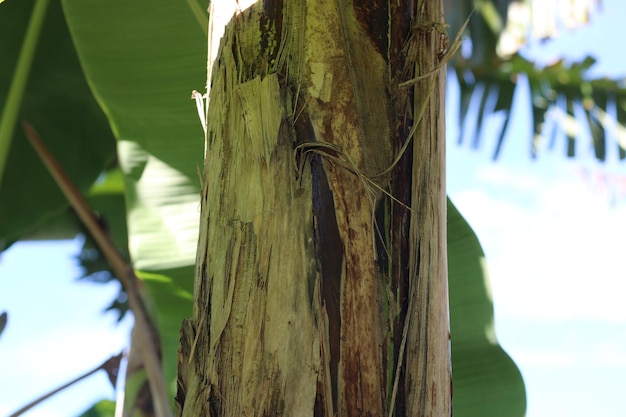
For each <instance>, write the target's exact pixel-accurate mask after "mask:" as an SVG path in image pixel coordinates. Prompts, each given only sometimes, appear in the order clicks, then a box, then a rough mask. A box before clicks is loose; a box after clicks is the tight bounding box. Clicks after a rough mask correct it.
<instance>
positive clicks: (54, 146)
mask: <svg viewBox="0 0 626 417" xmlns="http://www.w3.org/2000/svg"><path fill="white" fill-rule="evenodd" d="M34 3H35V1H34V0H20V1H9V2H6V3H3V4H2V5H0V62H2V65H0V111H1V112H3V113H4V112H7V111H9V110H12V111H16V112H17V120H13V124H14V126H11V129H10V130H11V131H13V134H12V135H11V136H10V137H6V138H0V140H7V141H9V142H10V147H8V148H7V150H8V154H7V155H5V156H6V164H5V165H4V167H3V166H0V170H2V169H3V168H4V175H0V177H1V178H2V182H1V183H0V251H1V250H4V249H6V248H7V247H9V246H10V245H11V243H13V242H14V241H15V240H18V239H22V238H24V237H26V236H30V235H32V234H33V233H34V232H35V231H37V232H38V235H37V237H38V238H68V237H73V236H74V235H75V234H76V232H77V228H76V226H75V225H74V224H73V223H72V220H71V216H70V215H68V213H67V208H68V203H67V200H66V199H65V197H64V196H63V195H62V194H61V192H60V191H59V188H58V187H57V186H56V184H55V183H54V182H53V180H52V178H51V176H50V174H49V173H48V172H47V171H46V169H45V167H44V166H43V164H42V162H41V161H40V159H39V157H37V155H36V154H35V152H34V151H33V149H32V147H31V145H30V144H29V143H28V141H27V140H26V138H25V136H24V134H23V132H22V130H21V128H20V127H19V122H20V119H25V120H28V121H29V122H30V123H31V124H32V125H33V126H34V127H35V129H37V131H38V133H39V135H40V136H41V138H42V140H43V141H44V142H45V143H46V144H47V146H48V147H49V148H50V150H51V152H52V153H53V154H54V155H55V156H56V158H57V159H58V160H59V163H60V164H61V166H63V168H64V169H65V171H66V173H67V174H68V176H69V177H70V179H71V180H72V181H73V182H74V184H76V186H77V187H78V188H79V189H80V190H81V191H82V192H83V193H85V194H87V193H88V190H89V188H90V187H91V185H92V184H93V183H94V181H95V180H96V178H98V176H99V175H100V174H101V172H102V171H103V170H104V169H105V167H106V166H108V165H109V164H111V163H112V162H113V161H114V158H115V139H114V137H113V135H112V133H111V130H110V129H109V125H108V122H107V119H106V117H105V116H104V114H103V112H102V110H101V109H100V107H99V106H98V104H97V103H96V100H95V99H94V96H93V94H92V93H91V91H90V89H89V86H88V85H87V83H86V81H85V77H84V75H83V72H82V69H81V67H80V65H79V62H78V59H77V56H76V51H75V49H74V45H73V42H72V40H71V38H70V36H69V32H68V31H67V24H66V22H65V18H64V16H63V11H62V9H61V5H60V4H59V2H57V1H51V2H50V4H49V6H48V8H47V13H46V16H45V19H44V20H43V24H42V27H41V31H40V39H39V41H38V43H37V46H36V51H30V52H33V53H34V57H33V61H32V66H31V68H30V77H29V79H28V83H27V86H26V89H25V91H24V93H23V94H22V97H19V99H20V100H19V101H21V106H19V108H18V109H10V107H11V106H18V105H19V103H16V102H7V93H8V91H9V87H10V85H11V83H12V82H13V80H14V77H15V69H16V62H17V60H18V56H19V55H20V53H22V52H21V50H22V44H23V39H24V34H25V33H26V29H27V26H28V24H29V19H30V15H31V12H32V10H33V7H34ZM26 52H29V51H26ZM26 52H25V53H26ZM18 75H19V74H18ZM4 130H5V129H3V131H4ZM2 159H3V158H0V160H2ZM46 224H48V225H49V227H47V228H43V226H44V225H46ZM42 228H43V229H42ZM68 232H69V233H68Z"/></svg>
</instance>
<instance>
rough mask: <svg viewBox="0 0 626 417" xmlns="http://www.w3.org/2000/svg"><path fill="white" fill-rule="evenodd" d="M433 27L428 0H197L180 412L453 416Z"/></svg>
mask: <svg viewBox="0 0 626 417" xmlns="http://www.w3.org/2000/svg"><path fill="white" fill-rule="evenodd" d="M364 3H367V4H364ZM222 22H223V23H222ZM225 23H227V25H226V26H225V27H224V26H223V25H224V24H225ZM446 41H447V37H446V35H445V32H444V31H443V15H442V9H441V1H440V0H421V1H419V0H418V1H417V2H415V1H409V0H400V1H398V2H395V1H393V2H389V1H387V0H375V1H370V2H352V1H348V0H298V1H295V0H294V1H289V2H287V1H285V2H283V1H276V0H274V1H270V0H265V1H259V2H258V3H256V4H255V5H253V6H251V7H249V8H246V9H243V6H241V2H236V1H226V0H220V1H219V2H217V1H216V2H213V3H212V5H211V23H210V25H209V56H210V63H209V64H210V68H212V69H211V71H210V84H209V85H210V92H209V93H210V104H209V107H208V112H207V121H208V122H207V124H208V126H207V135H206V155H205V166H204V172H203V174H202V179H203V187H202V208H201V228H200V239H199V244H198V254H197V264H196V275H195V293H194V297H195V300H194V311H193V316H192V317H191V318H190V319H189V320H185V321H184V323H183V328H182V333H181V344H180V349H179V378H178V394H177V397H176V403H177V415H178V416H190V417H191V416H193V417H195V416H209V415H210V416H246V415H259V416H262V415H284V416H307V415H310V416H313V415H315V416H326V417H332V416H387V415H389V416H391V415H398V416H405V415H406V416H424V417H426V416H437V417H441V416H450V415H451V395H452V389H451V379H450V378H451V365H450V355H449V332H448V329H449V320H448V296H447V269H446V244H445V243H446V242H445V236H446V230H445V219H446V200H445V187H444V184H445V178H444V160H445V154H444V120H443V117H444V113H443V97H444V67H443V65H441V63H440V61H441V58H442V56H443V54H444V53H445V50H446V47H447V42H446Z"/></svg>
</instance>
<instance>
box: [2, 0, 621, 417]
mask: <svg viewBox="0 0 626 417" xmlns="http://www.w3.org/2000/svg"><path fill="white" fill-rule="evenodd" d="M624 16H626V3H625V2H620V1H618V0H613V1H607V0H605V1H604V2H603V8H602V10H601V11H599V12H597V13H595V14H594V15H593V17H592V23H591V25H590V26H588V27H586V28H582V29H577V30H576V31H573V32H565V33H563V34H562V36H561V37H560V38H558V39H557V40H554V41H551V42H549V43H547V44H545V45H540V44H539V43H536V42H535V43H533V44H531V47H530V48H527V49H526V51H527V53H528V54H529V56H532V57H534V58H536V59H538V60H539V61H540V62H546V63H547V62H550V60H551V59H554V58H556V57H560V56H564V55H565V56H567V57H570V58H572V59H581V58H583V57H584V56H585V55H587V54H589V53H593V54H594V55H595V56H597V57H598V58H599V64H598V68H597V69H596V70H595V74H599V75H605V74H606V75H611V76H624V75H626V59H625V58H623V54H621V53H615V52H614V51H615V49H614V48H615V47H616V43H617V42H616V40H615V33H616V32H617V31H618V28H620V25H623V17H624ZM610 39H612V41H609V40H610ZM455 94H458V93H456V92H455V88H454V86H451V88H450V90H449V95H450V97H449V98H450V102H452V103H454V102H455ZM515 105H516V106H517V107H516V108H517V111H515V113H514V115H513V119H512V121H511V124H510V132H511V133H510V135H509V137H508V138H507V141H506V143H505V146H504V149H503V153H502V156H501V157H500V158H499V159H498V161H496V162H495V163H494V162H493V161H491V153H492V150H493V142H494V140H495V135H496V134H495V128H496V127H497V124H498V123H500V122H501V120H499V119H498V118H497V117H495V118H493V119H492V120H491V121H490V123H488V124H487V126H486V128H485V135H484V140H483V144H482V146H481V148H480V149H478V150H472V149H469V146H467V145H464V146H460V147H459V146H457V145H456V144H455V143H452V142H451V143H449V146H448V190H449V194H450V195H451V197H452V198H453V200H454V202H455V203H456V204H457V206H458V207H459V209H460V210H461V212H462V213H463V214H464V215H465V217H466V218H467V219H468V221H469V222H470V224H471V225H472V227H473V228H474V230H475V231H476V233H477V234H478V237H479V239H480V241H481V243H482V244H483V247H484V249H485V253H486V256H487V262H488V265H489V269H490V275H491V279H492V290H493V297H494V304H495V310H496V331H497V335H498V339H499V341H500V343H501V344H502V345H503V347H504V348H505V349H506V350H507V351H508V352H509V353H510V354H511V356H512V357H513V359H514V360H515V361H516V363H517V364H518V366H519V367H520V369H521V371H522V374H523V375H524V379H525V382H526V387H527V392H528V414H527V416H528V417H548V416H550V417H552V416H568V417H579V416H580V417H582V416H585V417H587V416H589V415H598V416H603V417H613V416H615V417H617V416H623V415H624V411H623V405H621V403H620V402H619V398H621V396H622V391H623V390H624V388H626V384H625V383H624V382H623V375H624V373H625V371H626V308H625V307H624V303H623V301H622V299H623V297H624V294H625V293H626V281H625V280H624V276H623V275H624V267H623V264H622V259H623V255H622V253H623V244H622V242H623V241H624V238H625V237H626V187H625V186H624V184H626V182H625V180H624V178H626V165H625V164H623V163H622V164H618V163H617V162H616V160H615V155H610V157H609V161H608V162H607V163H605V164H599V163H597V162H596V161H594V160H593V157H592V155H591V150H590V148H589V147H588V146H587V145H586V144H585V143H584V142H582V143H581V144H580V146H579V151H580V152H579V156H578V157H577V158H576V159H574V160H567V159H566V158H565V157H564V152H563V151H562V150H561V149H563V147H561V148H560V149H557V150H555V151H548V150H544V151H543V152H542V153H541V155H540V157H539V158H538V159H536V160H531V159H530V157H529V154H528V149H529V145H528V144H529V137H530V135H531V131H530V123H529V116H528V110H526V109H528V97H527V96H525V95H524V94H519V95H518V96H517V97H516V102H515ZM191 110H193V109H192V108H190V111H191ZM454 117H455V115H454V110H451V111H450V115H449V120H448V129H449V132H448V133H449V137H450V138H456V137H457V133H458V126H456V124H455V120H454ZM612 158H613V159H612ZM79 247H80V241H78V240H75V241H66V242H55V243H50V242H30V243H20V244H17V245H15V246H14V247H13V248H11V249H10V250H9V251H7V252H6V253H4V254H2V256H1V257H0V310H8V312H9V324H8V327H7V329H6V330H5V333H3V334H2V336H0V370H1V371H0V386H2V390H0V415H6V414H8V413H10V412H12V411H14V410H16V409H17V408H19V407H21V406H22V405H24V404H25V403H27V402H28V401H30V400H31V399H33V398H34V397H36V396H38V395H40V394H42V393H44V392H46V391H48V390H50V389H52V388H54V387H56V386H58V385H59V384H61V383H63V382H65V381H67V380H70V379H72V378H74V377H75V376H77V375H79V374H81V373H83V372H85V371H86V370H88V369H91V368H93V367H95V366H97V365H98V364H100V363H101V362H102V361H104V360H105V359H107V358H108V357H109V356H110V355H113V354H116V353H118V352H119V351H120V350H121V349H122V348H123V347H124V346H125V344H126V341H127V334H128V329H129V328H130V324H131V323H130V320H125V321H124V322H123V323H122V326H116V324H115V316H114V315H113V314H102V310H103V309H104V307H105V306H106V305H108V303H109V302H110V301H111V300H112V298H113V297H114V295H115V294H116V292H117V287H116V284H113V285H107V286H100V285H98V286H96V285H90V284H86V283H77V282H76V279H75V278H76V277H78V276H79V275H80V271H79V270H78V268H77V267H76V262H75V261H74V260H73V257H74V256H75V255H76V254H77V253H78V250H79ZM105 397H106V398H113V397H114V393H113V390H112V389H111V387H110V384H109V383H108V381H107V379H106V377H105V375H104V373H101V374H98V375H95V376H92V377H91V378H89V380H87V381H86V382H83V383H81V384H78V385H77V386H76V387H75V388H72V389H70V390H67V391H66V392H65V393H63V394H59V395H58V396H56V397H55V398H54V399H51V400H48V401H47V402H46V403H45V404H42V405H40V406H38V407H37V408H36V409H33V410H32V411H31V412H30V413H28V414H27V416H30V417H57V416H58V417H61V416H63V417H65V416H72V415H77V414H79V413H80V412H81V411H83V410H84V409H85V408H87V407H88V406H89V405H91V404H93V403H94V402H95V401H96V400H98V399H101V398H105ZM504 417H506V416H504Z"/></svg>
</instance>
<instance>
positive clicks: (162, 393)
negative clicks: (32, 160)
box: [22, 121, 172, 417]
mask: <svg viewBox="0 0 626 417" xmlns="http://www.w3.org/2000/svg"><path fill="white" fill-rule="evenodd" d="M22 128H23V129H24V133H25V134H26V137H27V138H28V140H29V141H30V143H31V144H32V145H33V147H34V148H35V151H36V152H37V154H38V155H39V157H40V158H41V160H42V161H43V163H44V164H45V165H46V167H47V168H48V171H49V172H50V174H51V175H52V177H53V178H54V180H55V182H56V183H57V185H58V186H59V188H60V189H61V191H62V192H63V194H65V197H66V198H67V200H68V201H69V203H70V204H71V205H72V207H73V208H74V210H75V211H76V213H77V214H78V217H79V218H80V219H81V221H82V222H83V223H84V224H85V227H87V230H89V232H90V233H91V234H92V236H93V238H94V240H95V241H96V243H97V244H98V246H99V248H100V250H101V251H102V253H103V254H104V256H105V258H106V260H107V262H108V263H109V264H110V265H111V269H112V270H113V272H114V273H115V274H116V275H117V276H118V277H119V278H120V281H121V282H122V285H123V286H124V288H125V289H126V292H127V293H128V304H129V306H130V308H131V309H132V311H133V313H134V315H135V326H136V327H137V331H138V335H139V350H140V352H141V358H142V361H143V364H144V366H145V368H146V373H147V375H148V380H149V382H150V391H151V393H152V401H153V402H154V407H155V412H156V416H157V417H171V415H172V412H171V409H170V406H169V401H168V395H167V389H166V387H165V378H164V377H163V370H162V367H161V361H160V359H159V356H158V353H157V350H156V348H155V346H154V344H153V341H154V340H159V339H158V334H156V332H155V330H154V328H153V327H152V325H151V323H150V321H149V319H148V315H147V313H146V309H145V306H144V305H143V302H142V300H141V297H140V295H139V291H138V285H137V283H138V279H137V277H136V276H135V273H134V271H133V269H132V266H131V265H127V264H126V262H125V261H124V258H123V257H122V255H121V254H120V253H119V252H118V251H117V249H116V248H115V245H114V244H113V242H112V240H111V238H110V236H109V235H108V233H106V232H105V231H104V229H103V228H102V226H101V225H100V223H99V222H98V220H97V218H96V216H95V215H94V212H93V210H91V208H90V207H89V204H88V203H87V201H86V200H85V198H84V197H83V196H82V195H81V194H80V192H79V191H78V189H77V188H76V187H75V186H74V184H73V183H72V182H71V180H70V179H69V178H68V176H67V175H66V174H65V172H64V171H63V168H62V167H61V166H60V165H59V163H58V162H57V160H56V159H55V158H54V156H53V155H52V154H51V153H50V151H49V150H48V149H47V147H46V146H45V145H44V143H43V142H42V140H41V139H40V138H39V135H38V134H37V132H36V131H35V129H34V128H33V127H32V126H31V125H30V124H29V123H28V122H26V121H22Z"/></svg>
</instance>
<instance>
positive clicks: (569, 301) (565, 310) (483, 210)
mask: <svg viewBox="0 0 626 417" xmlns="http://www.w3.org/2000/svg"><path fill="white" fill-rule="evenodd" d="M569 174H570V175H569V176H567V175H560V176H557V178H550V177H547V178H546V177H545V176H543V174H542V173H541V172H537V173H533V172H530V173H528V172H525V173H520V172H516V171H513V170H511V169H507V168H506V167H503V166H498V165H489V166H485V167H482V168H480V169H479V170H478V171H477V173H476V177H477V178H478V179H479V180H480V182H479V183H478V185H477V186H476V187H472V188H465V189H464V190H462V191H459V192H457V193H456V194H455V195H453V200H454V202H455V203H456V204H457V206H458V207H459V209H460V210H461V212H462V213H463V215H464V216H465V217H466V218H467V219H468V221H469V223H470V224H471V225H472V227H473V228H474V230H475V231H476V233H477V234H478V237H479V239H480V241H481V243H482V245H483V247H484V249H485V252H486V255H487V264H488V266H489V270H490V275H491V279H492V286H493V293H494V300H495V304H496V308H497V312H498V313H499V314H501V315H504V316H512V317H526V318H529V319H531V318H532V319H535V320H551V321H562V320H568V319H572V318H597V319H603V320H608V321H614V322H615V321H617V322H626V308H624V307H623V294H625V293H626V279H624V278H625V277H624V275H625V274H626V270H625V268H624V265H623V263H622V259H623V258H624V245H623V244H622V243H621V242H622V241H624V239H626V208H624V207H617V208H611V207H609V204H608V202H607V200H606V199H603V198H602V197H599V196H597V195H594V194H593V192H592V191H590V190H589V188H588V187H587V186H586V185H585V184H584V183H582V182H581V181H580V180H579V179H578V178H576V177H575V176H574V175H571V174H572V172H571V171H570V172H569ZM481 182H482V183H481Z"/></svg>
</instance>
